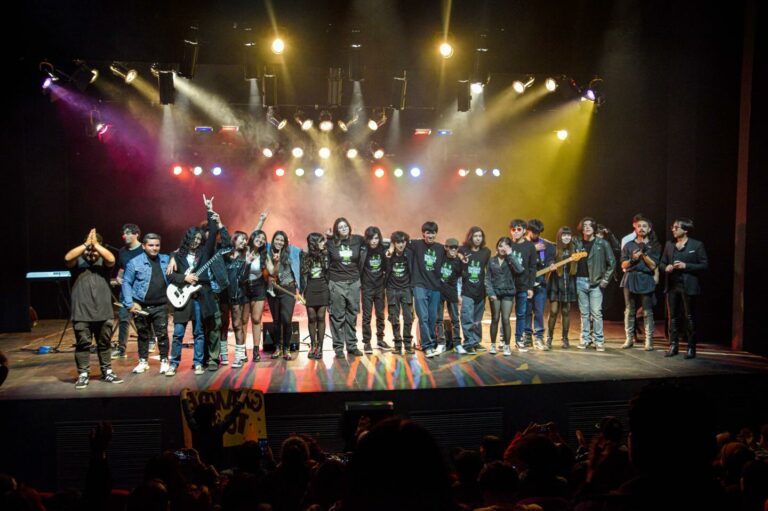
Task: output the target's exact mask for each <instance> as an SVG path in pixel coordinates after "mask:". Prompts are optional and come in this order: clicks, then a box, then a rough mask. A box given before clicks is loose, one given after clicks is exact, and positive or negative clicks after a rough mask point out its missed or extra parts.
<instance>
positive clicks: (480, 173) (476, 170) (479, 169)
mask: <svg viewBox="0 0 768 511" xmlns="http://www.w3.org/2000/svg"><path fill="white" fill-rule="evenodd" d="M483 174H485V171H484V170H483V169H481V168H480V167H478V168H476V169H475V175H476V176H478V177H480V176H482V175H483Z"/></svg>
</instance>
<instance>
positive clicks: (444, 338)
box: [435, 298, 461, 349]
mask: <svg viewBox="0 0 768 511" xmlns="http://www.w3.org/2000/svg"><path fill="white" fill-rule="evenodd" d="M445 307H448V317H450V318H451V331H450V332H447V333H448V335H446V331H445V320H444V319H443V314H444V310H445ZM435 330H436V332H435V333H436V336H435V339H437V342H438V344H445V349H452V348H453V347H454V346H456V345H458V344H461V318H460V317H459V303H458V302H449V301H447V300H445V298H440V303H439V304H438V306H437V323H436V324H435ZM448 338H450V341H449V340H448Z"/></svg>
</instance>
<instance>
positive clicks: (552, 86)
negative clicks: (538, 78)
mask: <svg viewBox="0 0 768 511" xmlns="http://www.w3.org/2000/svg"><path fill="white" fill-rule="evenodd" d="M544 87H546V88H547V90H548V91H549V92H555V91H556V90H557V80H555V79H554V78H547V79H546V80H545V81H544Z"/></svg>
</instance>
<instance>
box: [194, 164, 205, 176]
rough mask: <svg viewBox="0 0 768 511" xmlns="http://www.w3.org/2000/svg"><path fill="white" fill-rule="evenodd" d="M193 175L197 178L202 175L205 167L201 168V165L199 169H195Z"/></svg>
mask: <svg viewBox="0 0 768 511" xmlns="http://www.w3.org/2000/svg"><path fill="white" fill-rule="evenodd" d="M192 173H193V174H194V175H196V176H199V175H200V174H202V173H203V167H201V166H200V165H198V166H197V167H195V168H194V169H192Z"/></svg>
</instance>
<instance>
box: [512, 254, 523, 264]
mask: <svg viewBox="0 0 768 511" xmlns="http://www.w3.org/2000/svg"><path fill="white" fill-rule="evenodd" d="M512 257H514V258H515V261H517V263H518V264H519V265H520V266H523V254H522V252H518V251H517V250H513V251H512Z"/></svg>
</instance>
